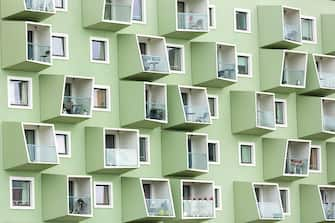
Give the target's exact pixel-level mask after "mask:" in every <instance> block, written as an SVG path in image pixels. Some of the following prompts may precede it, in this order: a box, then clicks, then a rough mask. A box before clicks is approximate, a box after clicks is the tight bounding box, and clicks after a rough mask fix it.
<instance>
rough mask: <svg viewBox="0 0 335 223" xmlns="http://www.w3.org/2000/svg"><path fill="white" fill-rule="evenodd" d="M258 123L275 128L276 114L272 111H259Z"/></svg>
mask: <svg viewBox="0 0 335 223" xmlns="http://www.w3.org/2000/svg"><path fill="white" fill-rule="evenodd" d="M257 125H259V126H262V127H267V128H275V116H274V112H272V111H257Z"/></svg>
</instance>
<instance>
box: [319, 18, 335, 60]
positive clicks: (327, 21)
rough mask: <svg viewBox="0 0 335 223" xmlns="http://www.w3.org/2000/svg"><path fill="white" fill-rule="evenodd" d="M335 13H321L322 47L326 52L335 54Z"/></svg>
mask: <svg viewBox="0 0 335 223" xmlns="http://www.w3.org/2000/svg"><path fill="white" fill-rule="evenodd" d="M334 19H335V14H325V15H321V29H322V33H323V34H322V48H323V50H322V51H323V52H324V53H326V54H332V55H335V43H334V38H335V32H333V29H334V24H333V22H334Z"/></svg>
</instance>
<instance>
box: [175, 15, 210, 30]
mask: <svg viewBox="0 0 335 223" xmlns="http://www.w3.org/2000/svg"><path fill="white" fill-rule="evenodd" d="M178 29H186V30H195V31H206V30H208V15H207V14H202V13H191V12H178Z"/></svg>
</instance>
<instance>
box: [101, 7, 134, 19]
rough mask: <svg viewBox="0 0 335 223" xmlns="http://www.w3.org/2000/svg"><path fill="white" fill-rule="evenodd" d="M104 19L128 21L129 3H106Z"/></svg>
mask: <svg viewBox="0 0 335 223" xmlns="http://www.w3.org/2000/svg"><path fill="white" fill-rule="evenodd" d="M104 19H105V20H109V21H117V22H130V19H131V5H130V4H129V5H127V4H113V3H106V4H105V15H104Z"/></svg>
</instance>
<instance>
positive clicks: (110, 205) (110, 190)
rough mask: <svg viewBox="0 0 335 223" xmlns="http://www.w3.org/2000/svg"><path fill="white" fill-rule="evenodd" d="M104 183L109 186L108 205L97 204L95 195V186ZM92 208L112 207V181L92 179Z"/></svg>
mask: <svg viewBox="0 0 335 223" xmlns="http://www.w3.org/2000/svg"><path fill="white" fill-rule="evenodd" d="M97 185H104V186H108V187H109V201H110V204H109V205H99V204H97V199H96V198H97V196H96V186H97ZM93 189H94V208H113V204H114V202H113V197H114V196H113V183H112V182H103V181H94V188H93Z"/></svg>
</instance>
